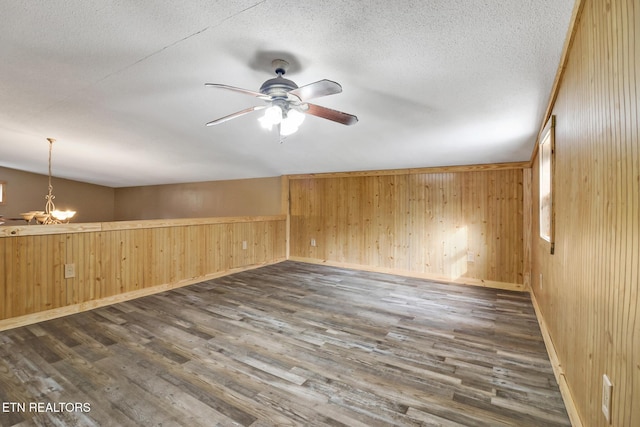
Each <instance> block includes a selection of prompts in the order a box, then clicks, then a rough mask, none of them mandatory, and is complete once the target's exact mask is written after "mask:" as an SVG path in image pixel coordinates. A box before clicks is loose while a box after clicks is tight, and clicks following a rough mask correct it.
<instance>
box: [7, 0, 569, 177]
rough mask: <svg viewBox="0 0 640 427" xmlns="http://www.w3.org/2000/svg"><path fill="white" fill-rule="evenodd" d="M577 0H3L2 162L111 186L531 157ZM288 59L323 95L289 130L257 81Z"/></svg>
mask: <svg viewBox="0 0 640 427" xmlns="http://www.w3.org/2000/svg"><path fill="white" fill-rule="evenodd" d="M573 3H574V2H573V0H529V1H525V0H522V1H520V0H482V1H481V0H466V1H465V0H428V1H427V0H416V1H409V0H407V1H387V0H371V1H344V0H324V1H300V0H296V1H294V0H261V1H258V0H238V1H228V0H227V1H222V0H206V1H204V0H202V1H201V0H195V1H182V2H177V1H175V0H174V1H170V0H154V1H151V0H147V1H131V0H111V1H109V0H47V1H40V2H35V1H24V0H3V1H2V2H0V16H2V26H0V51H1V52H2V55H1V58H2V59H1V62H0V100H1V102H0V166H5V167H9V168H15V169H21V170H26V171H31V172H37V173H43V174H46V173H47V156H48V143H47V141H46V139H45V138H47V137H52V138H56V139H57V140H58V142H56V144H55V145H54V150H53V174H54V176H59V177H64V178H69V179H75V180H80V181H85V182H91V183H96V184H102V185H108V186H112V187H123V186H134V185H150V184H163V183H177V182H194V181H209V180H220V179H236V178H250V177H264V176H277V175H282V174H292V173H311V172H333V171H354V170H371V169H392V168H406V167H428V166H442V165H460V164H479V163H496V162H510V161H522V160H528V159H529V157H530V155H531V150H532V147H533V144H534V142H535V135H536V133H537V131H538V128H539V126H540V123H541V121H542V119H543V117H542V116H543V114H544V110H545V108H546V105H547V102H548V99H549V95H550V91H551V87H552V84H553V79H554V77H555V73H556V70H557V68H558V64H559V60H560V55H561V51H562V46H563V44H564V39H565V35H566V32H567V29H568V25H569V20H570V16H571V11H572V8H573ZM276 58H282V59H286V60H288V61H289V62H291V64H292V67H291V69H290V70H289V73H288V74H287V77H288V78H290V79H292V80H294V81H295V82H296V83H297V84H298V85H300V86H302V85H304V84H308V83H311V82H314V81H317V80H320V79H324V78H327V79H330V80H335V81H337V82H339V83H340V84H341V85H342V87H343V92H342V93H341V94H338V95H332V96H328V97H324V98H319V99H316V100H314V101H313V102H314V103H316V104H319V105H322V106H326V107H329V108H333V109H338V110H342V111H345V112H348V113H351V114H355V115H357V116H358V118H359V119H360V121H359V123H357V124H356V125H355V126H350V127H349V126H343V125H340V124H337V123H334V122H331V121H328V120H323V119H320V118H317V117H312V116H310V117H307V119H306V121H305V122H304V123H303V125H302V126H301V128H300V130H299V131H298V132H297V133H296V134H294V135H293V136H290V137H289V138H287V139H286V140H285V141H284V143H283V144H280V143H279V138H278V136H277V133H276V131H275V130H274V131H273V132H272V133H269V132H267V131H265V130H263V129H261V128H260V126H259V124H258V121H257V118H258V117H259V116H260V115H261V114H260V112H256V113H252V114H250V115H246V116H243V117H240V118H237V119H235V120H233V121H230V122H227V123H224V124H221V125H219V126H213V127H205V126H204V124H205V123H206V122H208V121H210V120H212V119H215V118H218V117H220V116H224V115H227V114H230V113H233V112H235V111H238V110H241V109H244V108H246V107H249V106H252V105H260V104H261V103H262V101H260V100H258V99H255V98H252V97H250V96H246V95H242V94H237V93H233V92H227V91H224V90H220V89H213V88H205V86H204V83H206V82H212V83H224V84H228V85H232V86H238V87H242V88H247V89H251V90H258V88H259V87H260V85H261V84H262V83H263V82H264V81H265V80H267V79H269V78H271V77H273V74H272V70H271V66H270V63H271V60H272V59H276Z"/></svg>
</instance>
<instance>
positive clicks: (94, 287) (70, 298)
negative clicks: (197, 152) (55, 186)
mask: <svg viewBox="0 0 640 427" xmlns="http://www.w3.org/2000/svg"><path fill="white" fill-rule="evenodd" d="M192 222H193V225H187V224H185V223H184V221H183V220H178V221H173V222H172V221H168V222H166V221H165V222H160V221H146V222H137V223H128V222H118V223H104V224H95V225H101V226H100V227H99V228H100V231H84V232H83V231H81V229H80V225H69V226H67V227H69V228H70V230H71V231H69V232H64V230H63V229H64V227H65V226H60V227H62V228H60V227H58V228H55V227H56V226H51V227H54V228H52V229H51V230H52V231H54V232H55V233H56V234H44V235H38V234H36V235H20V234H21V233H26V234H30V233H29V230H31V229H33V230H34V231H38V232H40V231H42V230H46V227H49V226H46V227H45V226H28V227H27V226H24V227H21V228H19V227H15V228H14V227H5V228H4V230H5V231H7V234H8V235H5V236H2V237H0V272H1V275H0V320H1V319H9V318H16V317H18V316H24V315H29V314H33V313H39V312H43V311H46V310H52V309H60V308H64V307H69V306H74V307H76V308H77V307H78V305H81V306H82V307H85V308H91V307H92V304H91V302H95V301H108V300H109V298H111V297H117V296H119V295H123V294H127V293H133V294H132V295H136V294H135V292H136V291H143V290H145V289H150V288H154V287H158V286H165V287H167V288H169V287H175V286H180V285H183V284H188V283H193V282H195V281H198V280H205V279H206V278H207V277H210V276H212V275H219V274H220V273H224V272H228V271H234V270H236V269H239V268H245V267H248V266H254V265H261V264H266V263H272V262H276V261H281V260H284V258H285V226H286V219H285V216H284V215H281V216H277V217H259V218H239V219H233V218H230V219H226V220H225V219H211V220H209V221H208V220H202V221H192ZM172 223H176V224H175V225H172ZM73 228H78V229H79V230H80V231H73ZM83 228H84V229H86V230H91V229H92V227H83ZM12 230H13V231H14V232H15V233H16V234H17V235H13V236H12V235H10V233H11V231H12ZM243 241H246V242H247V249H243V248H242V242H243ZM71 263H73V264H75V278H71V279H65V278H64V264H71ZM141 293H142V294H144V292H141ZM82 307H80V308H79V309H82ZM74 310H75V309H74ZM76 311H77V310H76ZM63 312H64V311H63ZM5 323H6V322H5Z"/></svg>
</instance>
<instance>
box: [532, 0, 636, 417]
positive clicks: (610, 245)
mask: <svg viewBox="0 0 640 427" xmlns="http://www.w3.org/2000/svg"><path fill="white" fill-rule="evenodd" d="M583 3H584V4H583V8H582V12H581V15H580V17H579V20H578V21H577V27H576V29H575V35H574V39H573V43H572V46H571V48H570V50H569V53H568V61H567V63H566V68H565V71H564V75H563V77H562V80H561V83H560V85H559V92H558V93H557V98H556V101H555V105H554V107H553V114H554V115H555V116H556V151H555V159H556V167H555V182H554V191H555V200H554V203H555V212H556V215H555V218H556V228H555V235H556V239H555V240H556V242H555V254H554V255H551V254H550V253H549V245H548V243H547V242H545V241H543V240H542V239H540V238H539V237H538V232H537V221H538V213H537V212H538V201H537V199H538V169H537V168H538V162H537V160H536V161H535V162H534V164H533V167H532V171H533V180H532V184H533V188H534V191H533V193H534V197H533V202H534V208H533V212H534V220H533V224H534V225H535V226H536V227H535V228H534V232H533V238H534V245H533V267H532V268H533V272H532V273H533V274H532V288H533V292H534V294H535V297H536V299H537V301H538V304H539V307H540V311H541V313H542V316H543V318H544V320H545V322H546V324H547V327H548V329H549V333H550V335H551V338H552V340H553V343H554V346H555V348H556V352H557V355H558V358H559V361H560V365H561V366H562V369H563V371H564V377H565V379H566V382H567V384H568V387H569V389H570V392H571V394H572V397H573V401H574V403H575V405H576V408H577V410H578V413H579V414H580V418H581V419H582V423H583V425H585V426H590V427H604V426H607V425H609V424H607V423H606V421H605V418H604V416H603V414H602V411H601V393H602V375H603V374H607V375H608V376H609V377H610V379H611V381H612V383H613V399H612V402H613V408H612V423H611V424H610V425H613V426H628V427H631V426H640V289H639V288H640V207H639V206H640V142H639V131H638V125H639V124H640V105H639V102H638V99H639V97H640V87H639V86H638V84H639V83H640V42H638V40H640V7H639V4H638V1H637V0H611V1H604V0H584V2H583Z"/></svg>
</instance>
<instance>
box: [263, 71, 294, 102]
mask: <svg viewBox="0 0 640 427" xmlns="http://www.w3.org/2000/svg"><path fill="white" fill-rule="evenodd" d="M297 88H298V85H297V84H295V83H294V82H292V81H291V80H289V79H285V78H284V77H281V76H278V77H274V78H273V79H269V80H267V81H266V82H264V83H263V84H262V86H260V93H264V94H265V95H269V96H272V97H284V98H286V97H287V92H289V91H291V90H293V89H297Z"/></svg>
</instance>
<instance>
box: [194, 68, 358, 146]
mask: <svg viewBox="0 0 640 427" xmlns="http://www.w3.org/2000/svg"><path fill="white" fill-rule="evenodd" d="M271 65H272V66H273V68H274V70H275V73H276V75H277V77H275V78H272V79H269V80H267V81H266V82H264V83H263V84H262V86H261V87H260V89H259V92H256V91H253V90H248V89H242V88H238V87H234V86H228V85H224V84H218V83H205V86H209V87H213V88H219V89H226V90H230V91H233V92H238V93H243V94H246V95H251V96H254V97H256V98H259V99H261V100H263V101H265V102H266V104H265V105H258V106H253V107H249V108H246V109H244V110H241V111H238V112H236V113H233V114H229V115H228V116H224V117H221V118H219V119H216V120H212V121H210V122H209V123H207V126H213V125H217V124H220V123H224V122H226V121H229V120H231V119H235V118H236V117H240V116H244V115H245V114H249V113H252V112H254V111H258V110H265V114H264V116H262V117H261V118H260V119H259V121H260V124H261V125H262V127H264V128H265V129H269V130H270V129H271V128H272V127H273V126H277V128H278V130H279V133H280V135H281V136H287V135H291V134H292V133H294V132H295V131H297V130H298V127H299V126H300V125H301V124H302V122H303V121H304V118H305V115H306V114H310V115H312V116H316V117H320V118H323V119H328V120H331V121H334V122H337V123H342V124H343V125H347V126H350V125H354V124H356V123H357V122H358V118H357V117H356V116H354V115H352V114H347V113H343V112H342V111H337V110H332V109H331V108H326V107H321V106H320V105H316V104H311V103H309V102H307V101H308V100H310V99H314V98H320V97H321V96H327V95H334V94H336V93H340V92H342V86H340V85H339V84H338V83H336V82H334V81H331V80H320V81H317V82H315V83H310V84H308V85H305V86H300V87H298V85H297V84H295V83H294V82H293V81H291V80H289V79H285V78H284V77H282V76H284V75H285V73H286V72H287V69H288V67H289V63H288V62H287V61H285V60H283V59H276V60H274V61H273V62H272V63H271Z"/></svg>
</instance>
